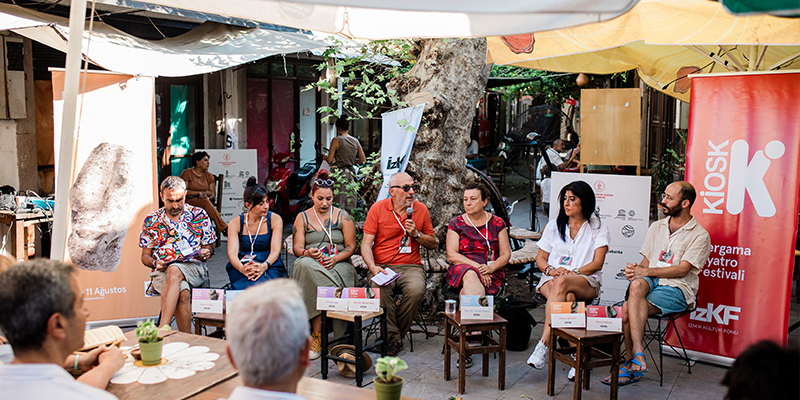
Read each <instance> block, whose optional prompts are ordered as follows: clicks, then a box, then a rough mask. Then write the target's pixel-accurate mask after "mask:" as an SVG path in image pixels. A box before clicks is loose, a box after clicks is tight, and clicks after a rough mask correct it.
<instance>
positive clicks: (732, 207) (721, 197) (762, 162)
mask: <svg viewBox="0 0 800 400" xmlns="http://www.w3.org/2000/svg"><path fill="white" fill-rule="evenodd" d="M708 146H709V147H710V150H709V151H708V158H707V159H706V163H705V168H706V171H708V174H706V176H705V179H703V185H704V186H705V190H704V191H701V192H700V193H699V194H700V197H702V198H703V203H704V205H705V208H703V213H705V214H722V208H721V206H722V204H723V203H725V209H726V210H727V211H728V213H730V214H732V215H737V214H739V213H741V212H742V210H743V209H744V197H745V196H744V193H745V192H747V194H748V195H749V196H750V200H751V201H752V202H753V208H755V210H756V213H757V214H758V216H760V217H772V216H774V215H775V212H776V209H775V203H774V202H773V201H772V197H771V196H770V194H769V191H768V190H767V186H766V185H765V184H764V176H765V175H766V173H767V169H769V166H770V164H772V161H771V160H777V159H779V158H781V157H783V154H784V153H785V152H786V146H785V145H784V144H783V143H782V142H781V141H779V140H773V141H771V142H769V143H767V145H766V146H765V147H764V150H758V151H756V152H755V154H753V158H752V159H751V160H750V162H748V161H747V155H748V154H749V152H750V145H749V144H748V143H747V142H746V141H745V140H741V139H740V140H737V141H735V142H733V144H732V145H731V147H730V161H729V158H728V152H727V151H726V148H727V147H728V141H727V140H726V141H724V142H722V143H721V144H714V143H713V142H711V141H710V140H709V141H708ZM729 164H730V170H729V172H728V176H727V177H726V176H725V175H723V174H722V173H723V172H725V170H726V169H728V165H729ZM726 183H727V184H728V190H727V193H725V192H724V191H723V189H724V188H725V184H726ZM726 194H727V203H726V202H725V200H726V199H725V197H726ZM717 207H720V208H717Z"/></svg>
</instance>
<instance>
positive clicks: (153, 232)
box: [139, 204, 217, 262]
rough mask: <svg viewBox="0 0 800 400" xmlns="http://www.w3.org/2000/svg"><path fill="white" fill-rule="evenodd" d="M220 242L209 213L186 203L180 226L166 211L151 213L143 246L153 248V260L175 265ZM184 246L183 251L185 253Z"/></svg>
mask: <svg viewBox="0 0 800 400" xmlns="http://www.w3.org/2000/svg"><path fill="white" fill-rule="evenodd" d="M216 240H217V234H216V233H215V232H214V228H213V227H212V226H211V220H210V219H209V218H208V214H206V211H205V210H203V209H202V208H200V207H194V206H191V205H189V204H186V205H185V206H184V208H183V214H181V216H180V218H179V219H178V222H177V223H174V222H172V220H171V219H169V216H168V215H167V212H166V210H164V209H163V208H159V209H158V210H157V211H156V212H153V213H150V214H148V215H147V217H145V219H144V224H142V234H141V235H140V236H139V247H142V248H145V247H146V248H152V249H153V257H155V258H156V259H159V260H164V261H166V262H172V261H176V260H181V259H183V258H191V257H186V255H187V254H186V253H195V252H198V251H200V249H201V248H202V246H203V245H207V244H211V243H214V241H216ZM182 243H183V244H182ZM182 246H183V248H184V251H183V252H181V247H182ZM188 249H191V251H189V250H188Z"/></svg>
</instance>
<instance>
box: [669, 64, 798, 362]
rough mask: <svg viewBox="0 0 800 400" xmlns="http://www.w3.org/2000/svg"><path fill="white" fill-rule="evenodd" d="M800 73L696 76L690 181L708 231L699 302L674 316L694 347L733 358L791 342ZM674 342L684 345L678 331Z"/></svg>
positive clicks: (688, 345) (687, 342)
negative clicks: (758, 346)
mask: <svg viewBox="0 0 800 400" xmlns="http://www.w3.org/2000/svg"><path fill="white" fill-rule="evenodd" d="M798 97H800V74H798V73H780V74H746V75H720V76H703V77H695V78H693V79H692V102H691V115H690V122H689V143H688V147H687V157H686V159H687V166H686V174H687V180H688V181H689V182H691V183H692V184H693V185H694V186H695V189H696V190H697V200H696V202H695V204H694V207H693V210H692V211H693V214H694V215H695V217H697V219H698V221H699V222H700V224H701V225H703V227H704V228H705V229H706V230H707V231H708V232H709V234H710V235H711V243H712V248H711V254H710V256H709V258H708V260H707V261H706V263H705V266H704V267H703V269H702V270H701V271H700V290H699V292H698V299H697V309H696V310H694V311H693V312H692V313H691V314H690V315H689V316H688V317H684V318H681V319H680V320H679V321H677V322H676V324H677V327H678V329H680V332H681V339H683V343H684V345H685V346H686V348H687V349H690V350H695V351H698V352H703V353H708V354H713V355H716V356H722V357H729V358H735V357H736V356H738V355H739V354H740V353H741V352H742V351H743V350H744V349H745V348H747V346H749V345H750V344H752V343H754V342H756V341H759V340H762V339H769V340H774V341H777V342H780V343H785V342H786V340H787V330H788V318H789V306H788V304H789V297H790V295H791V293H790V290H791V281H790V279H791V276H792V269H793V265H794V248H795V240H796V239H795V238H796V234H797V210H798V149H800V140H799V139H798V138H800V124H798V123H797V121H800V103H798V102H797V98H798ZM667 341H668V342H670V343H672V344H673V345H677V344H678V340H677V337H675V335H674V334H671V335H669V336H668V337H667Z"/></svg>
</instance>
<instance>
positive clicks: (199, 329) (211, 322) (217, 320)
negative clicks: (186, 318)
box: [194, 313, 225, 335]
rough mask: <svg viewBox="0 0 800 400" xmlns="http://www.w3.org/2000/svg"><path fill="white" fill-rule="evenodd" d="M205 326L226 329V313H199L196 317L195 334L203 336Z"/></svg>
mask: <svg viewBox="0 0 800 400" xmlns="http://www.w3.org/2000/svg"><path fill="white" fill-rule="evenodd" d="M204 326H214V327H217V328H220V329H225V313H222V314H213V313H197V314H195V315H194V334H195V335H202V334H203V327H204Z"/></svg>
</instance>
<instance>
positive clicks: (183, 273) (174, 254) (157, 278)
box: [139, 176, 217, 332]
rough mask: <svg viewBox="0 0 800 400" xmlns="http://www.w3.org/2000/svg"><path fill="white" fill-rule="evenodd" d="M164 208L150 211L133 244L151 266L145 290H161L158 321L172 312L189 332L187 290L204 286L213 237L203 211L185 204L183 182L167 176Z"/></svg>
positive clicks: (180, 326) (165, 320)
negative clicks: (137, 241)
mask: <svg viewBox="0 0 800 400" xmlns="http://www.w3.org/2000/svg"><path fill="white" fill-rule="evenodd" d="M159 195H160V196H161V200H162V201H163V202H164V208H160V209H158V210H157V211H156V212H153V213H150V214H149V215H148V216H147V217H146V218H145V219H144V224H143V226H142V234H141V236H140V237H139V247H141V248H142V264H144V265H145V266H146V267H148V268H151V270H152V271H151V272H150V278H152V282H151V286H150V288H148V292H151V293H158V294H160V295H161V324H162V325H169V324H170V323H171V322H172V317H173V316H174V317H175V323H176V324H177V325H178V330H180V331H181V332H191V327H192V306H191V298H192V296H191V293H190V289H191V288H193V287H208V269H207V268H206V264H205V262H206V261H207V260H208V259H209V258H210V257H211V255H212V254H213V252H214V241H215V240H217V236H216V233H215V232H214V228H213V227H212V226H211V220H210V219H209V218H208V214H206V212H205V210H203V209H202V208H200V207H194V206H191V205H188V204H186V203H185V201H186V182H184V181H183V179H181V178H179V177H177V176H169V177H167V178H166V179H164V182H162V183H161V192H160V194H159Z"/></svg>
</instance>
